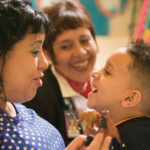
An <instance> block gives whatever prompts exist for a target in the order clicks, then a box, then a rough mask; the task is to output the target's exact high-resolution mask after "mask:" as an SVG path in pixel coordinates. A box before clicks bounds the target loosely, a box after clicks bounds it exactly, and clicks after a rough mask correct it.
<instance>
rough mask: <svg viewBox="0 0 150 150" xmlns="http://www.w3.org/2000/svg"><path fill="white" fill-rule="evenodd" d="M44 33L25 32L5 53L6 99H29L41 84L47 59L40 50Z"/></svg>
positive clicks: (12, 100) (21, 100) (4, 77)
mask: <svg viewBox="0 0 150 150" xmlns="http://www.w3.org/2000/svg"><path fill="white" fill-rule="evenodd" d="M44 37H45V35H44V34H40V33H39V34H31V33H27V34H26V35H25V37H24V39H22V40H20V41H19V42H18V43H16V44H15V45H14V46H13V48H12V50H11V51H9V52H8V53H7V55H6V61H5V65H4V70H3V83H4V90H5V94H6V96H7V99H8V101H10V102H25V101H27V100H31V99H32V98H33V97H34V96H35V94H36V91H37V88H38V87H40V86H42V81H41V78H42V77H43V73H42V72H43V70H44V69H46V68H47V66H48V64H47V60H46V59H45V57H44V55H43V52H42V44H43V40H44Z"/></svg>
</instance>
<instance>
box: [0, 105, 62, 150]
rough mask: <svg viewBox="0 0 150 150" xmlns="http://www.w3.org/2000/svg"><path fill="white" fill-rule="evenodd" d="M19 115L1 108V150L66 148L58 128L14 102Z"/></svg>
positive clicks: (51, 149)
mask: <svg viewBox="0 0 150 150" xmlns="http://www.w3.org/2000/svg"><path fill="white" fill-rule="evenodd" d="M14 106H15V107H16V110H17V112H18V114H17V116H15V117H10V116H8V115H7V114H6V113H4V112H3V111H2V110H0V149H1V150H64V149H65V145H64V141H63V139H62V137H61V135H60V133H59V132H58V131H57V129H56V128H55V127H54V126H52V125H51V124H49V123H48V122H47V121H46V120H44V119H42V118H41V117H39V116H38V115H37V114H36V113H35V111H33V110H31V109H27V108H26V107H25V106H23V105H22V104H14Z"/></svg>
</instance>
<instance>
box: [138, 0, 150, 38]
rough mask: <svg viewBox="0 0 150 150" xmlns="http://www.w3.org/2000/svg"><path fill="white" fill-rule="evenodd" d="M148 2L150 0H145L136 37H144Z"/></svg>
mask: <svg viewBox="0 0 150 150" xmlns="http://www.w3.org/2000/svg"><path fill="white" fill-rule="evenodd" d="M148 2H150V0H143V4H142V8H141V13H140V17H139V23H138V26H137V33H136V36H135V39H140V38H141V37H142V33H143V32H144V29H145V22H146V16H147V14H148Z"/></svg>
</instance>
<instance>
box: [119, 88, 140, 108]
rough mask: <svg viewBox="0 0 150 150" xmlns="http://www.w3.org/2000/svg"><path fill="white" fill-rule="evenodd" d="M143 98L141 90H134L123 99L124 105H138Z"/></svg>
mask: <svg viewBox="0 0 150 150" xmlns="http://www.w3.org/2000/svg"><path fill="white" fill-rule="evenodd" d="M141 99H142V95H141V92H140V91H139V90H132V91H131V92H130V93H129V95H128V96H127V97H125V98H124V100H123V101H122V104H121V105H122V106H123V107H133V106H135V105H137V104H138V103H139V102H140V101H141Z"/></svg>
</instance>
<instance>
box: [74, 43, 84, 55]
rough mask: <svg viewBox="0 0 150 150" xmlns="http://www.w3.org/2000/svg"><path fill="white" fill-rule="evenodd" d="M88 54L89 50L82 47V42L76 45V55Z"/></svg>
mask: <svg viewBox="0 0 150 150" xmlns="http://www.w3.org/2000/svg"><path fill="white" fill-rule="evenodd" d="M86 54H87V50H86V49H85V47H82V45H80V44H77V45H76V46H75V49H74V56H76V57H81V56H83V55H86Z"/></svg>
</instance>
